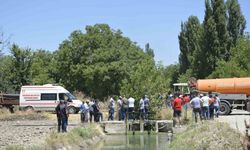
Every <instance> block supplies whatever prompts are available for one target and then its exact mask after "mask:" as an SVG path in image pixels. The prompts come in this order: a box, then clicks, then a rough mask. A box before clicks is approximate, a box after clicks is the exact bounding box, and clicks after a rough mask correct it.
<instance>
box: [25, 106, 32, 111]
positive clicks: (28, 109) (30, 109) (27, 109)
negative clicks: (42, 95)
mask: <svg viewBox="0 0 250 150" xmlns="http://www.w3.org/2000/svg"><path fill="white" fill-rule="evenodd" d="M24 110H25V111H28V112H30V111H34V108H33V107H32V106H28V107H25V109H24Z"/></svg>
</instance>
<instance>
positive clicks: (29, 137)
mask: <svg viewBox="0 0 250 150" xmlns="http://www.w3.org/2000/svg"><path fill="white" fill-rule="evenodd" d="M77 124H78V123H77V122H70V124H69V127H68V130H70V129H72V128H74V127H75V126H77ZM0 129H1V130H0V149H5V148H6V146H8V145H23V146H29V145H40V144H42V143H44V141H45V139H46V137H47V136H48V135H49V133H52V132H57V122H56V121H55V120H12V121H0Z"/></svg>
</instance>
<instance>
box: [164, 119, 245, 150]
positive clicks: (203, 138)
mask: <svg viewBox="0 0 250 150" xmlns="http://www.w3.org/2000/svg"><path fill="white" fill-rule="evenodd" d="M241 140H242V137H241V135H240V133H238V132H236V131H235V130H233V129H231V128H230V127H229V125H228V124H226V123H220V122H217V121H205V122H204V123H203V124H202V123H199V124H195V123H190V124H189V125H188V127H187V129H186V131H185V132H181V133H177V134H176V135H175V136H174V140H173V142H172V143H171V144H170V146H169V149H173V150H193V149H197V150H214V149H216V150H224V149H227V150H233V149H237V150H241V149H243V145H242V142H241Z"/></svg>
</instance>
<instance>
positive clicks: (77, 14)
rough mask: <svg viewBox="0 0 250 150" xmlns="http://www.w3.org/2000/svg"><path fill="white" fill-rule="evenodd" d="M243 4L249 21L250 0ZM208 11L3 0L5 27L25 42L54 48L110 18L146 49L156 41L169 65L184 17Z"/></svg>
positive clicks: (131, 0)
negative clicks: (90, 26)
mask: <svg viewBox="0 0 250 150" xmlns="http://www.w3.org/2000/svg"><path fill="white" fill-rule="evenodd" d="M239 3H240V5H241V9H242V13H243V14H244V16H245V18H246V20H247V23H249V20H250V9H249V8H250V1H249V0H239ZM204 10H205V8H204V0H154V1H153V0H123V1H121V0H120V1H119V0H89V1H86V0H70V1H69V0H47V1H45V0H24V1H21V0H1V5H0V12H1V13H0V18H1V19H0V31H3V32H4V34H5V35H8V36H10V37H11V38H10V40H11V42H12V43H13V42H14V43H16V44H18V45H20V46H21V47H29V48H32V49H39V48H42V49H46V50H50V51H54V50H57V48H58V45H59V44H60V43H61V42H62V41H63V40H65V39H66V38H67V37H68V36H69V35H70V33H71V32H72V31H74V30H79V29H81V30H83V31H84V28H85V26H86V25H94V24H96V23H106V24H109V25H110V26H111V28H113V29H115V30H117V29H120V30H121V31H122V32H123V35H124V36H126V37H129V38H130V39H131V40H132V41H134V42H137V43H138V45H139V46H140V47H141V48H144V45H145V44H146V43H147V42H148V43H150V46H151V48H153V49H154V52H155V60H156V61H162V62H163V63H164V64H165V65H169V64H173V63H176V62H178V55H179V44H178V34H179V32H180V24H181V22H182V21H183V22H184V21H186V20H187V18H188V17H189V16H190V15H195V16H197V17H198V18H199V19H200V21H201V22H202V21H203V17H204ZM248 25H249V24H247V26H248ZM246 31H248V32H249V31H250V28H249V27H248V28H247V29H246ZM5 52H6V51H5Z"/></svg>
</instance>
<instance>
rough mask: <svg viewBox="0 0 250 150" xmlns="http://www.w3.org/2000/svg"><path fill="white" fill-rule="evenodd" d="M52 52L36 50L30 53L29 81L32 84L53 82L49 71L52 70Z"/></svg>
mask: <svg viewBox="0 0 250 150" xmlns="http://www.w3.org/2000/svg"><path fill="white" fill-rule="evenodd" d="M52 65H53V54H52V53H50V52H48V51H45V50H41V49H40V50H36V51H35V52H33V55H32V63H31V69H30V71H31V80H32V81H31V82H32V84H34V85H43V84H48V83H54V82H55V81H54V79H53V78H52V74H51V72H53V70H54V67H52Z"/></svg>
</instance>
